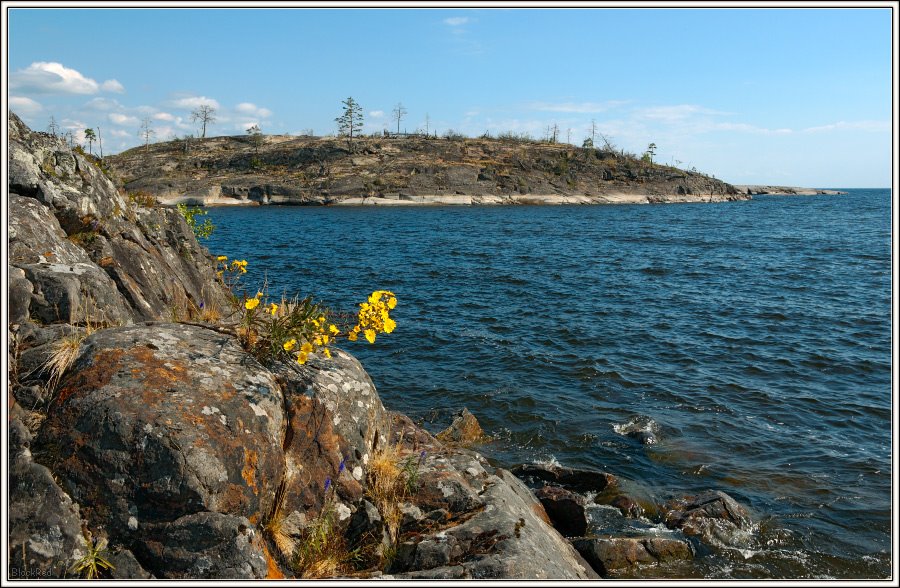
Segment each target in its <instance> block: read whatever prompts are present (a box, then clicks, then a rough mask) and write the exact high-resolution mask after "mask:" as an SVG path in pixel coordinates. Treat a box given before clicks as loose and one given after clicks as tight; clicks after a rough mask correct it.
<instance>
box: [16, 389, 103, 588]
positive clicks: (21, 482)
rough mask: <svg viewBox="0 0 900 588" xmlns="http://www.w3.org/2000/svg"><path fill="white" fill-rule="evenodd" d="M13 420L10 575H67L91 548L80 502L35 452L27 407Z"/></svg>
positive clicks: (55, 576) (24, 577) (17, 412)
mask: <svg viewBox="0 0 900 588" xmlns="http://www.w3.org/2000/svg"><path fill="white" fill-rule="evenodd" d="M10 412H11V419H10V420H9V425H8V426H9V429H8V430H9V459H10V469H9V492H10V494H9V502H8V508H9V510H8V511H7V512H8V513H9V578H11V579H35V578H48V577H49V578H61V577H65V576H66V575H67V571H68V567H69V566H71V564H72V563H73V562H75V561H76V560H78V559H79V558H80V557H82V556H83V555H85V553H86V552H87V543H86V541H85V539H84V536H83V534H82V530H81V516H80V513H79V511H78V505H77V504H75V503H73V502H72V499H71V498H70V497H69V495H68V494H66V493H65V491H63V489H62V488H60V487H59V485H57V483H56V482H55V481H54V479H53V474H52V473H51V472H50V470H49V469H47V468H46V467H44V466H42V465H40V464H38V463H35V462H34V459H33V458H32V455H31V450H30V444H31V435H30V434H29V433H28V430H27V429H26V428H25V426H24V425H23V424H22V422H21V420H20V418H21V417H22V416H23V415H22V411H21V409H20V408H19V407H18V406H17V405H15V404H14V403H11V411H10Z"/></svg>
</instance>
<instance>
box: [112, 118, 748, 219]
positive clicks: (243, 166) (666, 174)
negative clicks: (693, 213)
mask: <svg viewBox="0 0 900 588" xmlns="http://www.w3.org/2000/svg"><path fill="white" fill-rule="evenodd" d="M105 163H106V164H107V165H109V168H110V169H111V170H112V171H113V172H114V173H115V174H116V175H117V176H118V177H119V178H120V179H121V181H122V183H123V184H124V186H125V189H126V190H127V191H128V192H143V193H146V194H149V195H151V196H152V197H154V198H156V199H157V200H158V201H159V202H160V203H163V204H166V205H172V204H176V203H179V202H183V203H186V204H197V205H205V206H210V205H256V204H307V205H308V204H319V205H384V206H391V205H393V206H396V205H404V206H409V205H423V204H424V205H428V204H432V205H434V204H437V205H469V204H604V203H609V204H615V203H655V202H721V201H727V200H746V199H748V198H749V196H748V194H747V193H746V192H740V191H738V190H737V189H735V187H733V186H731V185H730V184H727V183H725V182H723V181H721V180H717V179H715V178H712V177H709V176H707V175H704V174H700V173H697V172H692V171H685V170H682V169H678V168H674V167H669V166H665V165H659V164H655V163H651V162H647V161H642V160H640V159H638V158H636V157H634V156H632V155H623V154H622V153H619V152H615V151H611V150H605V149H594V148H576V147H573V146H572V145H562V144H548V143H539V142H536V141H522V140H504V139H498V138H479V139H471V138H462V137H457V138H446V137H441V138H437V137H424V136H401V137H396V136H391V137H377V138H373V137H362V138H358V139H355V140H354V142H353V146H352V150H351V148H350V147H349V145H348V143H347V141H346V140H344V139H342V138H330V137H293V136H282V135H270V136H261V137H249V136H243V137H242V136H236V137H213V138H207V139H189V140H185V139H181V140H176V141H168V142H163V143H155V144H150V145H146V146H142V147H136V148H134V149H130V150H128V151H125V152H123V153H120V154H118V155H114V156H110V157H107V158H106V159H105Z"/></svg>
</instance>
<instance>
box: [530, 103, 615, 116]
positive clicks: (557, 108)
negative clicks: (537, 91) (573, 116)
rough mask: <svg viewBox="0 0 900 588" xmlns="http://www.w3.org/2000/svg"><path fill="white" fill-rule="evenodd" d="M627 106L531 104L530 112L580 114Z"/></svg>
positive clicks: (608, 104) (606, 104)
mask: <svg viewBox="0 0 900 588" xmlns="http://www.w3.org/2000/svg"><path fill="white" fill-rule="evenodd" d="M623 104H627V102H626V101H624V100H607V101H606V102H556V103H553V102H532V103H531V104H529V105H528V107H529V108H530V109H531V110H540V111H544V112H576V113H580V114H587V113H595V112H606V111H607V110H610V109H612V108H615V107H617V106H621V105H623Z"/></svg>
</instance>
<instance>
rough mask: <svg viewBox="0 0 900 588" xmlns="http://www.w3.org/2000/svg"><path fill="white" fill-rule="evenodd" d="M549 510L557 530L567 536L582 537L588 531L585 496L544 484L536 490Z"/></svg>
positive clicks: (538, 496)
mask: <svg viewBox="0 0 900 588" xmlns="http://www.w3.org/2000/svg"><path fill="white" fill-rule="evenodd" d="M535 496H537V498H538V500H540V501H541V504H542V505H543V506H544V510H545V511H547V515H548V516H549V517H550V521H551V522H552V523H553V526H554V527H556V530H557V531H559V532H560V533H562V534H563V535H565V536H566V537H581V536H583V535H584V534H585V532H586V531H587V526H588V520H587V515H586V513H585V510H584V507H585V504H586V501H585V499H584V497H583V496H579V495H578V494H575V493H574V492H569V491H568V490H566V489H564V488H560V487H559V486H544V487H543V488H541V489H540V490H538V491H537V492H535Z"/></svg>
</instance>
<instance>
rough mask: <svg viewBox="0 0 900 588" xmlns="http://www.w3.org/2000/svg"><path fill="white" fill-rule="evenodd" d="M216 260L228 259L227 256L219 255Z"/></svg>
mask: <svg viewBox="0 0 900 588" xmlns="http://www.w3.org/2000/svg"><path fill="white" fill-rule="evenodd" d="M216 261H228V257H227V256H225V255H220V256H219V257H217V258H216Z"/></svg>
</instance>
